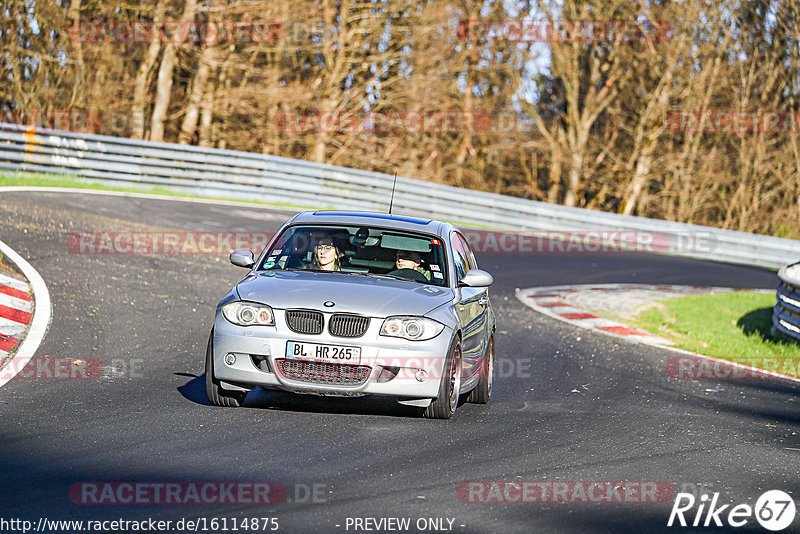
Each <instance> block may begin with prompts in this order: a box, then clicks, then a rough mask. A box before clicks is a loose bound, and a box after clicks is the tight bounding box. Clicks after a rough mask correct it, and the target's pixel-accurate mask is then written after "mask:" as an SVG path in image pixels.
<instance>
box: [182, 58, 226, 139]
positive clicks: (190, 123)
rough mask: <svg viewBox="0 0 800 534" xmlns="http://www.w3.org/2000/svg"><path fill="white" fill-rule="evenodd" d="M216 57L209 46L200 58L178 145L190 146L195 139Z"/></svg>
mask: <svg viewBox="0 0 800 534" xmlns="http://www.w3.org/2000/svg"><path fill="white" fill-rule="evenodd" d="M216 55H217V51H216V48H214V47H213V46H208V45H207V46H206V47H205V48H203V53H202V55H201V56H200V65H199V67H198V68H197V74H195V76H194V80H193V81H192V90H191V94H190V96H189V104H188V105H187V106H186V114H185V115H184V116H183V124H182V125H181V133H180V135H179V136H178V143H180V144H182V145H187V144H189V143H190V142H191V141H192V138H194V132H195V130H196V129H197V119H198V117H199V115H200V102H201V100H202V99H203V93H204V92H206V86H207V85H208V84H207V82H208V73H209V71H210V70H211V65H212V64H213V63H214V60H215V59H216Z"/></svg>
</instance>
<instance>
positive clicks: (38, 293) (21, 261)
mask: <svg viewBox="0 0 800 534" xmlns="http://www.w3.org/2000/svg"><path fill="white" fill-rule="evenodd" d="M0 252H2V253H3V254H4V255H5V257H7V258H8V259H9V260H10V261H11V262H13V263H14V264H15V265H16V266H17V267H18V268H19V270H20V271H22V274H23V275H25V278H27V279H28V282H30V284H31V288H32V289H33V299H34V303H35V308H34V314H33V319H32V320H31V324H30V329H29V330H28V334H27V335H26V336H25V339H23V340H22V343H21V344H20V345H19V347H18V348H17V351H16V352H15V353H14V356H12V358H11V360H10V361H8V362H6V366H5V368H10V369H16V372H14V374H12V375H10V376H6V373H3V375H2V378H0V386H3V385H4V384H5V383H6V382H8V381H9V380H11V379H12V378H14V376H15V375H16V373H17V372H19V371H20V370H21V369H23V368H24V367H25V365H26V364H27V363H28V361H30V359H31V358H32V357H33V355H34V354H36V350H37V349H38V348H39V345H40V344H41V343H42V340H43V339H44V335H45V334H46V333H47V329H48V328H49V327H50V321H51V320H52V317H53V314H52V309H51V305H50V293H49V292H48V291H47V285H46V284H45V283H44V280H43V279H42V277H41V276H40V275H39V273H38V272H37V271H36V269H34V268H33V266H32V265H31V264H30V263H28V262H27V261H26V260H25V258H23V257H22V256H20V255H19V254H17V252H16V251H15V250H14V249H12V248H11V247H9V246H8V245H7V244H5V243H3V242H2V241H0ZM8 285H10V284H8ZM25 289H27V288H25ZM12 365H13V367H11V366H12Z"/></svg>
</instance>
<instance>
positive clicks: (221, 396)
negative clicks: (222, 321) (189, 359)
mask: <svg viewBox="0 0 800 534" xmlns="http://www.w3.org/2000/svg"><path fill="white" fill-rule="evenodd" d="M206 396H208V402H210V403H211V404H213V405H214V406H226V407H228V408H238V407H239V406H241V405H242V403H243V402H244V398H245V397H246V396H247V392H246V391H228V390H226V389H222V386H221V385H220V383H219V380H217V379H216V378H214V331H213V330H212V331H211V335H210V336H208V347H207V348H206Z"/></svg>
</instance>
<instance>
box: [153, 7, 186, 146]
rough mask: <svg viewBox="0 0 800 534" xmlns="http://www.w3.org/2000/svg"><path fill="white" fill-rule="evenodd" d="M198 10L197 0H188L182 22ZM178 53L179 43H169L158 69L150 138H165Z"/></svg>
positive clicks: (155, 139) (161, 139) (158, 139)
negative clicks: (166, 120) (173, 74)
mask: <svg viewBox="0 0 800 534" xmlns="http://www.w3.org/2000/svg"><path fill="white" fill-rule="evenodd" d="M196 10H197V0H186V4H185V6H184V8H183V15H182V16H181V22H184V23H188V22H190V21H191V20H193V19H194V14H195V11H196ZM177 55H178V45H176V44H175V42H174V41H170V42H169V43H167V46H166V47H165V49H164V56H163V57H162V58H161V66H160V67H159V69H158V84H157V85H156V101H155V105H154V106H153V116H152V117H151V120H150V123H151V127H150V140H151V141H163V140H164V120H165V119H166V117H167V109H168V108H169V100H170V93H171V92H172V73H173V72H174V70H175V58H176V56H177Z"/></svg>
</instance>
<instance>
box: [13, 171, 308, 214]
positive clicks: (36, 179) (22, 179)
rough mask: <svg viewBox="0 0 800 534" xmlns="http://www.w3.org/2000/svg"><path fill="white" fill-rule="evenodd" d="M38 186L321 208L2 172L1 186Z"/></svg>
mask: <svg viewBox="0 0 800 534" xmlns="http://www.w3.org/2000/svg"><path fill="white" fill-rule="evenodd" d="M21 185H27V186H38V187H72V188H76V189H95V190H101V191H121V192H123V193H143V194H148V195H165V196H171V197H182V198H201V199H207V200H225V201H230V202H241V203H243V204H261V205H265V206H279V207H285V208H293V209H301V210H305V209H319V208H318V207H314V206H297V205H294V204H288V203H285V202H261V201H258V200H243V199H236V198H234V199H227V198H225V199H221V198H218V197H204V196H197V195H188V194H185V193H181V192H177V191H173V190H172V189H168V188H166V187H158V186H141V187H135V186H129V187H120V186H115V185H107V184H104V183H102V182H95V181H92V180H89V179H86V178H79V177H77V176H72V175H67V174H46V173H28V172H24V173H22V172H17V173H0V187H6V186H21Z"/></svg>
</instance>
